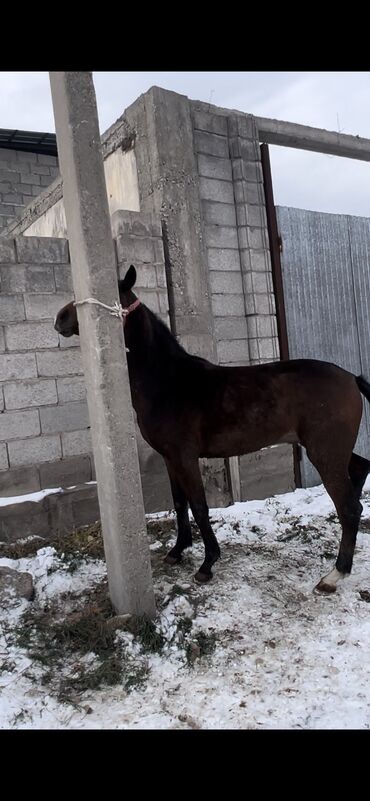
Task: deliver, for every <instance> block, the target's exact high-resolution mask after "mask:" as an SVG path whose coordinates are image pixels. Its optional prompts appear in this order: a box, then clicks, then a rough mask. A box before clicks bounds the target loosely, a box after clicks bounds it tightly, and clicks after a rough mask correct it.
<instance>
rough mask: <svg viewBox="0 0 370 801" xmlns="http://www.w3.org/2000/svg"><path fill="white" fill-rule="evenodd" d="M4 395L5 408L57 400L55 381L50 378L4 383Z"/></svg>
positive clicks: (40, 404) (25, 406)
mask: <svg viewBox="0 0 370 801" xmlns="http://www.w3.org/2000/svg"><path fill="white" fill-rule="evenodd" d="M4 396H5V406H6V408H7V409H27V408H28V407H29V406H44V405H45V404H50V403H57V402H58V397H57V391H56V384H55V381H54V380H50V379H41V380H36V381H15V382H11V383H9V384H4Z"/></svg>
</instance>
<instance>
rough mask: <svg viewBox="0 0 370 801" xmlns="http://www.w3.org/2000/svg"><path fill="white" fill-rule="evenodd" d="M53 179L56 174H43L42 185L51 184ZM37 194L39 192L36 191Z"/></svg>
mask: <svg viewBox="0 0 370 801" xmlns="http://www.w3.org/2000/svg"><path fill="white" fill-rule="evenodd" d="M53 180H54V175H41V181H40V183H41V186H42V187H46V186H49V184H51V182H52V181H53ZM41 191H42V190H41ZM35 194H37V193H36V192H35Z"/></svg>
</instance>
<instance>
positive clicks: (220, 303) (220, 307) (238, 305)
mask: <svg viewBox="0 0 370 801" xmlns="http://www.w3.org/2000/svg"><path fill="white" fill-rule="evenodd" d="M260 297H261V296H260ZM212 310H213V314H214V316H215V317H229V316H233V317H241V316H242V314H244V313H245V307H244V298H243V296H242V295H227V297H226V298H225V297H224V295H212Z"/></svg>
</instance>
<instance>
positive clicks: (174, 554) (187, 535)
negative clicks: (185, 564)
mask: <svg viewBox="0 0 370 801" xmlns="http://www.w3.org/2000/svg"><path fill="white" fill-rule="evenodd" d="M166 467H167V470H168V475H169V479H170V483H171V491H172V497H173V502H174V505H175V511H176V517H177V540H176V544H175V545H174V547H173V548H171V550H170V551H169V552H168V554H167V556H166V558H165V562H167V563H168V564H170V565H175V564H177V563H178V562H180V561H181V555H182V552H183V551H184V550H185V548H190V547H191V546H192V544H193V538H192V533H191V526H190V520H189V504H188V499H187V497H186V495H185V493H184V491H183V489H182V487H181V484H179V482H178V480H177V478H176V474H175V472H174V471H173V469H172V467H171V463H170V462H168V461H167V460H166Z"/></svg>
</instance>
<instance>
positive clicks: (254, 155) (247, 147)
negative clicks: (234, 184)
mask: <svg viewBox="0 0 370 801" xmlns="http://www.w3.org/2000/svg"><path fill="white" fill-rule="evenodd" d="M230 156H231V158H233V159H238V158H241V159H243V160H244V161H260V160H261V151H260V147H259V143H258V141H256V140H255V139H249V140H247V139H242V138H241V137H231V138H230Z"/></svg>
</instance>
